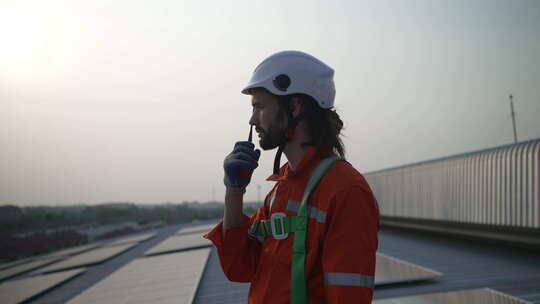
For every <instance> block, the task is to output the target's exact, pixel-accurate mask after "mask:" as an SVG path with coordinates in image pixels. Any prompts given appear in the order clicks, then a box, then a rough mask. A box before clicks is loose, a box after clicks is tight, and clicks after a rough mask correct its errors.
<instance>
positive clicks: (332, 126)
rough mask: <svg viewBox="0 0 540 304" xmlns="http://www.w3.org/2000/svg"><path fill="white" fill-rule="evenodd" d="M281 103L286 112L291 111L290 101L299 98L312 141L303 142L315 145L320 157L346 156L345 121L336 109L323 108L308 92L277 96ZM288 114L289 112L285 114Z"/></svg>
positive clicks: (305, 144)
mask: <svg viewBox="0 0 540 304" xmlns="http://www.w3.org/2000/svg"><path fill="white" fill-rule="evenodd" d="M277 97H278V98H279V101H280V102H279V105H280V108H281V110H282V111H284V112H285V113H291V111H292V109H291V108H290V102H291V99H292V98H295V97H297V98H299V100H300V102H301V103H302V105H303V111H304V112H305V113H306V114H305V117H304V120H305V121H306V124H307V127H308V130H309V134H310V136H311V141H310V142H306V143H303V144H302V145H304V146H315V148H316V149H317V154H318V155H319V156H320V157H326V156H328V155H329V154H331V153H334V154H336V155H339V156H341V157H343V158H345V147H344V145H343V141H342V140H341V130H342V129H343V121H342V120H341V118H339V115H338V113H337V112H336V111H335V110H331V109H323V108H321V107H320V106H319V105H318V103H317V101H316V100H315V99H313V97H311V96H309V95H306V94H292V95H286V96H277ZM285 115H288V114H285Z"/></svg>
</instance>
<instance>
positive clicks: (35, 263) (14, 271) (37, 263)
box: [0, 258, 59, 280]
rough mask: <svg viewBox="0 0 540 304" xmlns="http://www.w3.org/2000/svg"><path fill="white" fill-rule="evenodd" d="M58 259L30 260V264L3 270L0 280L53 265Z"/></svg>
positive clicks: (0, 273) (0, 272)
mask: <svg viewBox="0 0 540 304" xmlns="http://www.w3.org/2000/svg"><path fill="white" fill-rule="evenodd" d="M58 260H59V258H48V259H40V260H32V261H30V262H27V263H24V264H20V265H16V266H13V267H10V268H7V269H4V270H2V271H0V280H5V279H8V278H11V277H13V276H16V275H19V274H22V273H25V272H28V271H31V270H34V269H36V268H39V267H42V266H45V265H48V264H51V263H54V262H56V261H58Z"/></svg>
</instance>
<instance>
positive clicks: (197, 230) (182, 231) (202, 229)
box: [176, 223, 217, 234]
mask: <svg viewBox="0 0 540 304" xmlns="http://www.w3.org/2000/svg"><path fill="white" fill-rule="evenodd" d="M216 225H217V223H214V224H209V225H197V226H193V227H188V228H182V229H180V230H178V232H176V234H191V233H206V232H209V231H210V230H212V229H214V227H216Z"/></svg>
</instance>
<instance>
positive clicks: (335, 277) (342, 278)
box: [324, 272, 375, 288]
mask: <svg viewBox="0 0 540 304" xmlns="http://www.w3.org/2000/svg"><path fill="white" fill-rule="evenodd" d="M324 284H326V285H343V286H361V287H367V288H373V286H374V285H375V278H374V277H373V276H368V275H365V274H357V273H347V272H326V273H325V274H324Z"/></svg>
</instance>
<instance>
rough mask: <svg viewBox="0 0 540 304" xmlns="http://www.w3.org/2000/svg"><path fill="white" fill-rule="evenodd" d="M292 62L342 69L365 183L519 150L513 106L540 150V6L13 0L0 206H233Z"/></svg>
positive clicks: (266, 166) (0, 130) (525, 135)
mask: <svg viewBox="0 0 540 304" xmlns="http://www.w3.org/2000/svg"><path fill="white" fill-rule="evenodd" d="M281 50H301V51H305V52H308V53H311V54H312V55H314V56H316V57H318V58H320V59H321V60H323V61H324V62H326V63H327V64H329V65H330V66H332V67H333V68H334V69H335V70H336V74H335V81H336V89H337V95H336V108H337V110H338V113H340V115H341V116H342V119H343V120H344V122H345V128H346V129H345V131H344V134H345V135H346V138H345V144H346V148H347V156H348V159H349V161H350V162H351V163H352V164H353V165H354V166H355V167H356V168H357V169H359V170H360V171H361V172H364V173H366V172H369V171H374V170H378V169H383V168H387V167H393V166H397V165H403V164H407V163H411V162H417V161H422V160H427V159H432V158H438V157H443V156H448V155H452V154H456V153H462V152H468V151H472V150H478V149H484V148H488V147H493V146H496V145H501V144H506V143H510V142H512V141H513V133H512V127H511V119H510V115H509V113H510V110H509V100H508V95H509V94H510V93H513V94H514V96H515V99H514V101H515V110H516V112H517V127H518V135H519V139H520V140H526V139H532V138H538V137H540V119H539V117H540V89H539V86H540V58H539V54H540V1H427V0H426V1H133V0H130V1H127V0H123V1H122V0H121V1H6V0H0V204H17V205H38V204H47V205H63V204H74V203H87V204H95V203H100V202H111V201H132V202H136V203H160V202H168V201H170V202H181V201H184V200H189V201H192V200H198V201H201V202H204V201H210V200H212V199H213V194H212V192H213V191H212V189H215V197H216V199H218V200H222V197H223V194H224V187H223V183H222V178H223V172H222V171H223V170H222V161H223V158H224V157H225V156H226V155H227V154H228V153H229V152H230V150H231V149H232V146H233V145H234V142H235V141H237V140H245V139H246V138H247V135H248V131H249V127H248V119H249V115H250V113H251V106H250V98H249V97H248V96H245V95H242V94H240V90H241V88H242V87H243V86H244V85H245V84H246V83H247V81H248V79H249V77H250V75H251V73H252V71H253V69H254V68H255V66H256V65H257V64H258V63H259V62H260V61H261V60H263V59H264V58H265V57H267V56H269V55H270V54H272V53H275V52H277V51H281ZM274 154H275V151H267V152H263V155H262V157H261V161H260V166H259V168H258V169H257V170H256V171H255V173H254V176H253V180H252V183H251V185H250V186H249V188H248V192H247V196H246V199H247V200H255V199H257V198H258V195H257V187H256V185H258V184H259V185H261V196H264V194H265V193H266V192H267V191H268V190H269V189H270V187H271V183H270V182H266V181H265V179H266V177H267V176H268V175H270V173H271V168H272V162H273V157H274ZM282 161H284V160H282Z"/></svg>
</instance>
